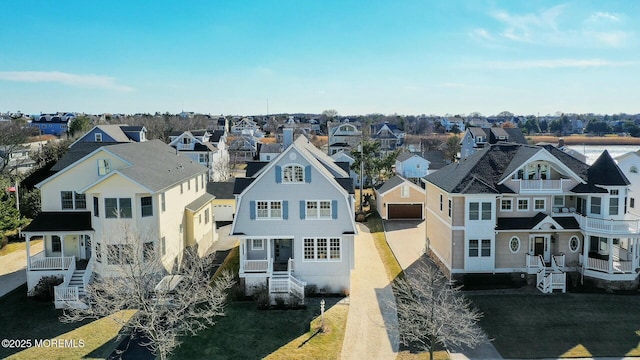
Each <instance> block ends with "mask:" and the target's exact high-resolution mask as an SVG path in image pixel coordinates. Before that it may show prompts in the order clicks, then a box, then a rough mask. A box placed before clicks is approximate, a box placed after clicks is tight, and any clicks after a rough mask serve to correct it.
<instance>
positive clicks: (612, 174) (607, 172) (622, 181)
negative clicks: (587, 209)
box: [588, 150, 631, 186]
mask: <svg viewBox="0 0 640 360" xmlns="http://www.w3.org/2000/svg"><path fill="white" fill-rule="evenodd" d="M588 175H589V182H591V183H594V184H598V185H605V186H625V185H629V184H631V182H629V179H627V177H626V176H625V175H624V174H623V173H622V170H620V167H618V165H616V163H615V161H614V160H613V158H612V157H611V154H609V152H608V151H607V150H605V151H603V152H602V154H600V156H599V157H598V159H597V160H596V161H595V162H594V163H593V165H591V168H589V172H588Z"/></svg>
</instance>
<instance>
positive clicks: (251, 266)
mask: <svg viewBox="0 0 640 360" xmlns="http://www.w3.org/2000/svg"><path fill="white" fill-rule="evenodd" d="M268 269H269V260H244V272H266V271H267V270H268Z"/></svg>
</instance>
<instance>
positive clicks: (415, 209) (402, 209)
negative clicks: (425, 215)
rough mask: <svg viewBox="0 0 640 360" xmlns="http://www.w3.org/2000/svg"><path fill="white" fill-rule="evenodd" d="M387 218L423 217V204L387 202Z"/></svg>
mask: <svg viewBox="0 0 640 360" xmlns="http://www.w3.org/2000/svg"><path fill="white" fill-rule="evenodd" d="M387 218H388V219H389V220H392V219H418V220H420V219H422V204H387Z"/></svg>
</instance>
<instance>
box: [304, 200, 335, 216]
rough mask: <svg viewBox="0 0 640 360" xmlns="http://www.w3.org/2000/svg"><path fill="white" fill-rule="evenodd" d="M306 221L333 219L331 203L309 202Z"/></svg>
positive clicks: (307, 203)
mask: <svg viewBox="0 0 640 360" xmlns="http://www.w3.org/2000/svg"><path fill="white" fill-rule="evenodd" d="M305 218H306V219H309V218H311V219H331V201H326V200H323V201H307V202H306V215H305Z"/></svg>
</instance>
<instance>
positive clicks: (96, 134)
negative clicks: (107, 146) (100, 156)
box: [93, 133, 102, 142]
mask: <svg viewBox="0 0 640 360" xmlns="http://www.w3.org/2000/svg"><path fill="white" fill-rule="evenodd" d="M93 138H94V139H95V141H96V142H102V133H95V134H93Z"/></svg>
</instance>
